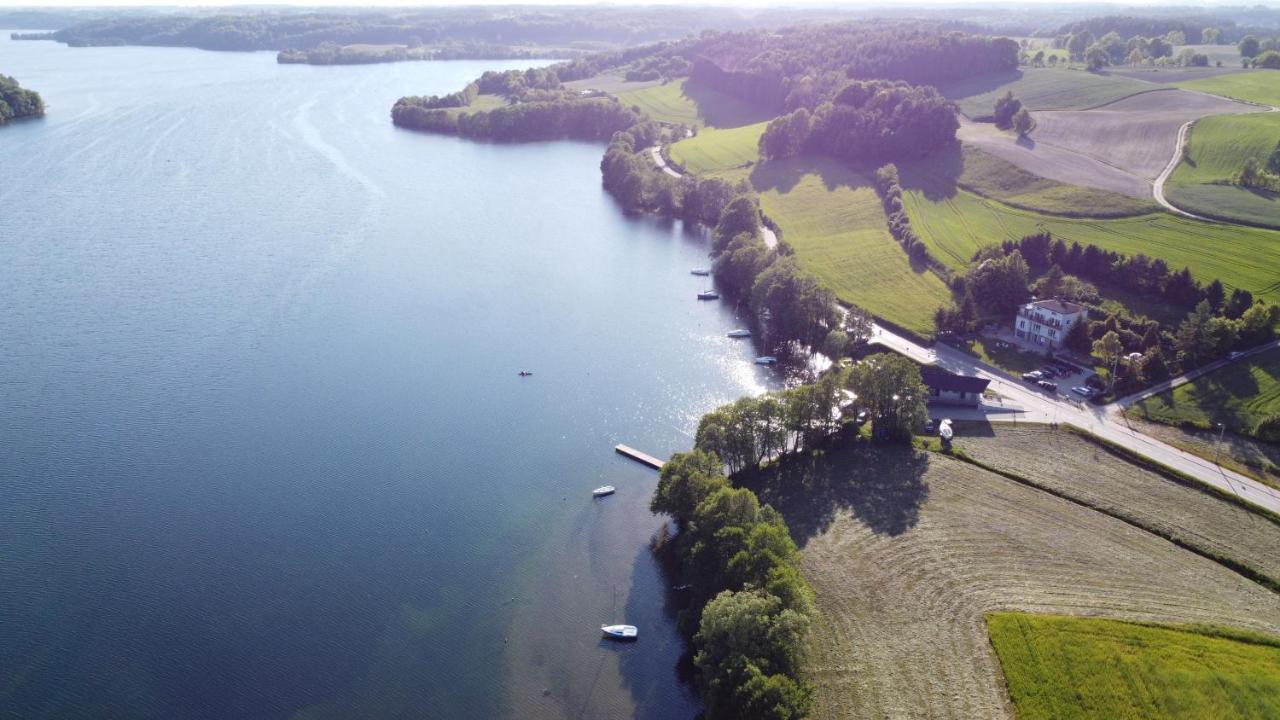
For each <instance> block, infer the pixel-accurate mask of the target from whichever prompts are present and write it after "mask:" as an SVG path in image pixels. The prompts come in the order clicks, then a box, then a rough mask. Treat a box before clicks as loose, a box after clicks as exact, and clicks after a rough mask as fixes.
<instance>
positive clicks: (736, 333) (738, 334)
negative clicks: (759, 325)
mask: <svg viewBox="0 0 1280 720" xmlns="http://www.w3.org/2000/svg"><path fill="white" fill-rule="evenodd" d="M729 337H731V338H748V337H751V331H750V330H744V329H742V328H739V329H737V330H730V331H729Z"/></svg>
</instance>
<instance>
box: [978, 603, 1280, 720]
mask: <svg viewBox="0 0 1280 720" xmlns="http://www.w3.org/2000/svg"><path fill="white" fill-rule="evenodd" d="M987 626H988V629H989V631H990V634H991V643H992V645H993V646H994V647H995V649H996V653H997V654H998V655H999V657H1000V664H1001V667H1002V668H1003V669H1004V674H1005V678H1006V684H1007V686H1008V688H1009V694H1010V696H1011V697H1012V698H1013V701H1014V704H1015V705H1016V706H1017V709H1018V717H1019V718H1020V719H1021V720H1049V719H1050V718H1053V719H1054V720H1112V719H1113V718H1164V717H1169V718H1174V717H1181V718H1209V717H1226V716H1230V717H1235V718H1258V719H1262V718H1273V717H1276V716H1277V715H1280V638H1273V637H1267V636H1259V635H1256V634H1253V633H1241V632H1238V631H1234V630H1231V629H1228V628H1205V627H1194V626H1191V627H1188V626H1162V625H1150V624H1137V623H1126V622H1118V621H1115V620H1107V619H1102V618H1078V617H1065V616H1057V615H1030V614H1025V613H993V614H991V615H989V616H988V618H987Z"/></svg>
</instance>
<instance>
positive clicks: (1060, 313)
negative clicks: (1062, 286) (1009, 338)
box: [1013, 300, 1088, 349]
mask: <svg viewBox="0 0 1280 720" xmlns="http://www.w3.org/2000/svg"><path fill="white" fill-rule="evenodd" d="M1087 317H1088V311H1087V310H1085V309H1084V308H1083V307H1081V306H1079V305H1077V304H1075V303H1070V302H1067V301H1065V300H1037V301H1035V302H1032V303H1027V304H1026V305H1023V306H1022V307H1020V308H1018V315H1017V317H1015V318H1014V321H1013V334H1014V335H1017V336H1018V337H1019V338H1020V339H1022V340H1027V341H1029V342H1032V343H1035V344H1036V345H1043V346H1045V347H1047V348H1053V349H1057V348H1060V347H1062V343H1063V341H1064V340H1066V339H1067V331H1069V330H1070V329H1071V326H1072V325H1075V324H1076V323H1078V322H1082V321H1084V320H1085V319H1086V318H1087Z"/></svg>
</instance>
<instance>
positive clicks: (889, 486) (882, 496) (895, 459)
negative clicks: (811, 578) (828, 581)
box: [734, 440, 929, 547]
mask: <svg viewBox="0 0 1280 720" xmlns="http://www.w3.org/2000/svg"><path fill="white" fill-rule="evenodd" d="M928 467H929V456H928V455H927V454H925V453H922V452H918V451H916V450H915V449H914V448H912V447H911V446H910V445H881V444H875V443H871V442H868V441H865V440H856V441H849V440H842V441H837V442H836V443H835V444H833V445H832V446H831V447H829V448H827V449H826V451H825V452H820V453H817V454H812V455H796V456H790V457H788V458H786V459H784V460H783V461H782V462H780V463H778V464H776V465H774V466H771V467H769V468H766V469H764V470H759V471H750V472H745V473H741V474H739V475H738V476H736V477H735V478H734V482H735V484H738V485H742V486H744V487H749V488H751V489H752V490H754V491H755V492H756V494H757V495H759V496H760V500H761V501H762V502H766V503H768V504H770V505H772V506H774V507H775V508H777V509H778V510H779V511H780V512H782V515H783V517H785V518H786V519H787V525H788V526H790V528H791V535H792V537H793V538H794V539H795V541H796V544H797V545H799V546H800V547H804V545H805V544H806V543H807V542H808V540H809V539H810V538H812V537H815V536H817V535H820V534H822V533H823V532H825V531H826V530H827V528H829V527H830V526H831V523H832V521H833V520H835V517H836V514H837V513H839V512H840V511H847V512H849V513H851V514H852V515H853V516H854V517H856V518H858V519H859V520H861V521H862V522H864V523H866V525H867V527H869V528H870V529H871V530H872V531H873V532H875V533H877V534H879V535H890V536H892V535H901V534H902V533H904V532H906V531H908V530H910V529H911V528H913V527H915V524H916V522H917V520H918V518H919V512H920V506H921V505H923V504H924V501H925V500H926V499H927V498H928V496H929V486H928V485H927V484H926V483H925V481H924V473H925V470H927V469H928Z"/></svg>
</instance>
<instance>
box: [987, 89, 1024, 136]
mask: <svg viewBox="0 0 1280 720" xmlns="http://www.w3.org/2000/svg"><path fill="white" fill-rule="evenodd" d="M1021 109H1022V101H1021V100H1019V99H1018V98H1016V97H1014V95H1013V91H1012V90H1010V91H1008V92H1006V93H1005V94H1004V95H1001V96H1000V97H999V98H996V105H995V110H994V112H993V113H992V115H991V117H992V118H993V119H994V120H995V123H996V127H998V128H1000V129H1002V130H1006V129H1008V128H1010V127H1013V116H1014V115H1016V114H1018V111H1019V110H1021Z"/></svg>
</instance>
